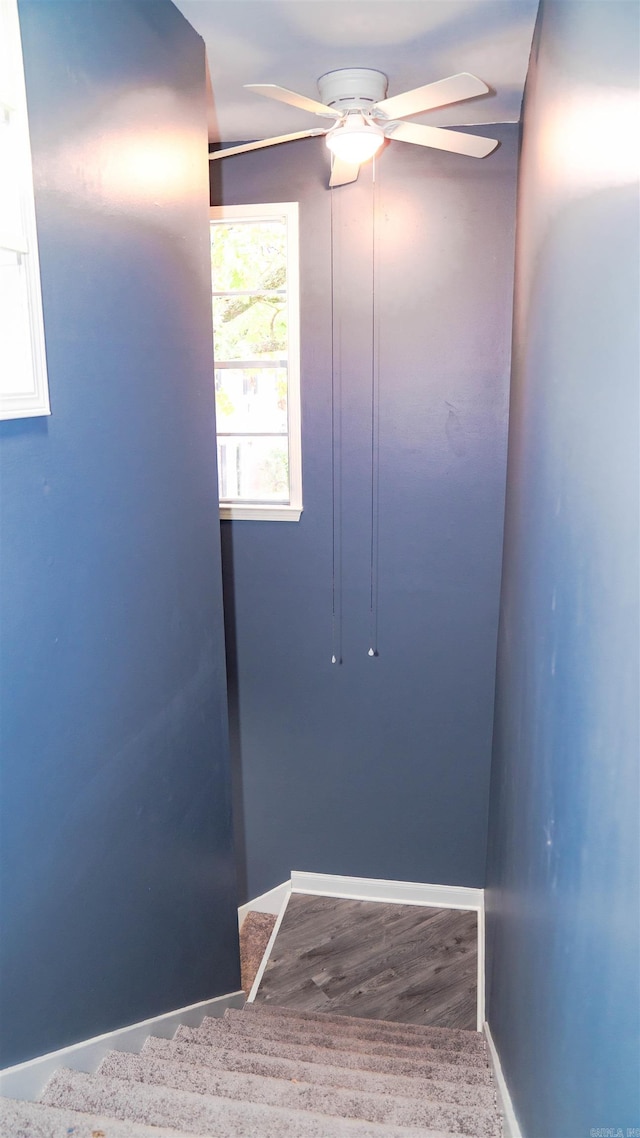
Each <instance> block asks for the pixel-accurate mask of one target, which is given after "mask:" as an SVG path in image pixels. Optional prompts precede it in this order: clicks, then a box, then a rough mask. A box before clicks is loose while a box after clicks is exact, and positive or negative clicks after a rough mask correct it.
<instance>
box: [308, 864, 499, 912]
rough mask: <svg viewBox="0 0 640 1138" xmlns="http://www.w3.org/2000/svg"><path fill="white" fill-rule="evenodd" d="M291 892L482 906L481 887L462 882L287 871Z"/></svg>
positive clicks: (445, 905)
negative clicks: (288, 872)
mask: <svg viewBox="0 0 640 1138" xmlns="http://www.w3.org/2000/svg"><path fill="white" fill-rule="evenodd" d="M291 891H292V893H318V894H320V895H321V896H323V897H347V898H349V899H350V900H352V901H387V902H391V903H392V904H396V905H441V906H442V907H443V908H445V909H478V910H482V909H484V889H471V888H466V887H465V886H462V885H424V884H422V883H421V882H419V881H384V880H379V879H378V878H374V877H342V876H338V875H336V874H331V873H302V872H300V871H299V870H296V869H294V870H292V871H291Z"/></svg>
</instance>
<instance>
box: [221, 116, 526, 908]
mask: <svg viewBox="0 0 640 1138" xmlns="http://www.w3.org/2000/svg"><path fill="white" fill-rule="evenodd" d="M492 133H493V131H492ZM498 135H499V138H500V139H501V146H500V149H499V150H498V151H497V152H496V153H495V154H494V155H492V156H491V157H490V158H488V159H486V160H485V161H483V162H478V161H474V160H473V159H468V158H461V157H459V156H456V155H450V154H445V153H443V152H437V151H428V150H423V149H422V148H420V147H412V146H409V145H402V144H400V143H393V142H392V143H390V145H389V146H388V147H387V148H385V150H384V152H383V153H382V155H381V157H380V160H379V163H378V170H377V177H378V188H377V194H378V206H377V234H376V242H377V278H376V321H377V334H378V338H379V366H380V382H379V390H380V420H379V421H380V466H379V470H380V476H379V491H380V516H379V575H378V608H377V612H378V627H379V640H378V648H379V656H378V657H377V658H371V657H369V656H368V654H367V653H368V649H369V647H370V643H371V642H370V639H369V636H370V624H371V621H370V611H369V610H370V580H371V578H370V562H371V369H372V355H371V350H372V349H371V345H372V253H371V248H372V222H371V196H372V188H371V167H370V166H369V167H365V168H363V170H362V172H361V175H360V180H359V181H358V183H356V184H354V185H349V186H345V187H343V188H341V189H338V190H336V191H335V192H334V193H333V194H330V193H329V191H328V189H327V180H328V171H329V164H328V152H327V149H326V146H325V144H324V140H322V139H309V140H305V141H302V142H296V143H295V144H291V145H288V146H280V147H277V148H276V149H274V150H271V151H268V150H262V151H255V152H252V153H249V154H245V155H241V156H238V157H235V158H229V159H225V160H223V161H221V162H215V163H213V164H212V202H213V203H214V204H219V203H222V204H231V203H243V202H247V203H251V202H262V201H297V202H299V204H300V243H301V288H302V420H303V440H302V446H303V483H304V513H303V515H302V518H301V521H300V522H299V523H298V524H290V523H286V524H282V523H276V522H269V523H267V522H264V523H263V522H224V523H223V524H222V546H223V573H224V589H225V605H226V631H227V645H228V665H229V667H228V673H229V686H230V702H231V724H232V740H233V747H234V751H235V757H236V759H237V761H238V770H239V772H240V779H239V784H240V785H239V787H238V800H239V810H238V814H239V816H243V818H244V829H245V836H246V886H245V891H244V896H243V898H242V899H245V898H246V897H255V896H257V895H258V894H261V893H263V892H264V891H266V890H268V889H269V888H271V887H273V886H275V885H278V884H279V883H280V882H281V881H283V880H285V879H287V878H289V876H290V873H291V870H292V869H300V870H306V871H312V872H313V871H315V872H319V873H330V874H344V875H347V876H355V877H373V878H386V879H390V880H400V881H418V882H431V883H443V884H446V885H464V886H472V887H473V886H476V887H477V886H480V887H481V886H482V885H483V884H484V868H485V856H486V828H487V805H488V780H489V767H490V749H491V730H492V716H493V698H494V669H495V647H496V637H497V614H498V597H499V586H500V565H501V550H502V520H503V510H504V482H505V470H506V432H507V413H508V377H509V355H510V332H511V315H512V273H513V250H514V216H515V184H516V161H517V139H518V134H517V127H515V126H506V127H500V128H498ZM332 201H333V209H334V231H335V234H336V249H335V252H336V260H335V278H334V286H335V287H334V303H335V323H334V325H333V328H332V303H331V302H332V281H331V241H330V233H331V213H330V211H331V203H332ZM332 334H333V337H334V348H335V352H336V368H337V369H338V368H339V369H341V377H342V379H341V382H342V411H341V415H342V418H341V428H342V448H341V460H340V461H341V482H340V484H339V485H338V487H337V493H338V494H339V495H340V500H341V505H340V507H339V509H340V510H341V515H342V521H341V533H342V552H341V578H339V579H338V580H337V586H338V590H341V594H340V592H339V593H338V597H337V599H338V603H339V601H340V598H341V601H342V614H343V624H342V646H343V663H342V664H341V665H340V666H334V665H332V664H331V655H332V475H331V467H332V436H331V429H332V423H331V399H332V387H331V359H332V357H331V350H332V349H331V345H332Z"/></svg>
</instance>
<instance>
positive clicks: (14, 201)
mask: <svg viewBox="0 0 640 1138" xmlns="http://www.w3.org/2000/svg"><path fill="white" fill-rule="evenodd" d="M49 413H50V411H49V392H48V385H47V370H46V361H45V352H44V327H43V321H42V298H41V294H40V268H39V263H38V244H37V236H36V215H35V205H34V201H33V174H32V170H31V149H30V146H29V123H28V120H27V98H26V92H25V86H24V70H23V66H22V46H21V43H20V25H19V22H18V8H17V3H16V0H0V419H21V418H24V417H26V416H31V415H48V414H49Z"/></svg>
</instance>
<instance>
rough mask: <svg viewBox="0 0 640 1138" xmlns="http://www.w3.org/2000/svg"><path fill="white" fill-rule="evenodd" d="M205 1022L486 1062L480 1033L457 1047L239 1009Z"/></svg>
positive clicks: (372, 1050)
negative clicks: (268, 1016)
mask: <svg viewBox="0 0 640 1138" xmlns="http://www.w3.org/2000/svg"><path fill="white" fill-rule="evenodd" d="M209 1023H214V1024H215V1025H216V1027H217V1028H218V1029H219V1030H220V1031H224V1030H225V1029H226V1030H228V1031H232V1032H236V1031H237V1032H240V1033H241V1034H243V1035H260V1036H262V1037H263V1038H265V1039H285V1038H290V1037H291V1035H292V1033H293V1032H295V1034H296V1037H297V1038H299V1039H300V1040H301V1041H304V1042H306V1043H311V1044H314V1045H315V1046H316V1047H335V1046H345V1045H346V1046H348V1047H350V1048H353V1047H355V1048H357V1049H358V1050H360V1051H366V1052H368V1053H369V1054H371V1055H379V1054H385V1055H393V1054H396V1053H397V1054H399V1055H409V1054H410V1053H411V1052H414V1053H415V1052H416V1051H420V1052H421V1053H422V1054H424V1053H425V1052H427V1051H428V1050H435V1051H437V1052H438V1053H439V1054H446V1055H448V1056H450V1055H455V1056H456V1060H455V1061H456V1062H457V1061H458V1060H459V1061H460V1062H462V1063H473V1062H474V1061H476V1060H477V1062H479V1063H486V1062H487V1055H486V1050H485V1045H484V1042H483V1040H482V1038H481V1037H479V1038H478V1041H477V1043H475V1044H474V1046H473V1047H461V1046H460V1044H459V1043H458V1042H457V1041H455V1042H453V1043H452V1045H451V1046H446V1047H445V1045H444V1043H441V1044H439V1043H438V1042H437V1041H434V1040H433V1039H432V1038H427V1039H423V1038H421V1037H417V1036H397V1035H393V1036H391V1037H390V1038H387V1037H385V1038H380V1036H379V1035H378V1034H377V1033H371V1034H370V1033H365V1032H357V1033H356V1032H352V1031H349V1029H348V1026H347V1027H346V1028H345V1027H343V1025H342V1024H335V1025H333V1024H331V1025H328V1026H327V1027H326V1028H324V1029H323V1028H322V1027H321V1026H320V1025H318V1026H317V1027H316V1026H315V1025H307V1024H306V1023H305V1022H304V1021H303V1022H302V1023H298V1022H296V1021H294V1022H293V1023H290V1022H289V1021H288V1020H286V1019H282V1020H277V1019H275V1017H274V1018H273V1019H269V1020H267V1019H266V1018H265V1019H261V1018H260V1017H257V1016H254V1017H249V1018H248V1019H247V1018H245V1019H242V1013H240V1014H239V1017H238V1016H234V1017H233V1018H231V1017H229V1018H227V1016H225V1018H224V1019H223V1020H219V1019H218V1020H210V1019H209V1018H207V1019H205V1020H204V1021H203V1026H204V1027H207V1026H208V1025H209Z"/></svg>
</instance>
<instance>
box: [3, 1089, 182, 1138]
mask: <svg viewBox="0 0 640 1138" xmlns="http://www.w3.org/2000/svg"><path fill="white" fill-rule="evenodd" d="M100 1131H102V1132H103V1133H104V1136H105V1138H191V1135H189V1134H187V1133H186V1131H184V1130H174V1129H173V1128H169V1127H166V1126H146V1125H144V1124H143V1123H138V1122H129V1121H122V1120H120V1119H114V1118H111V1117H107V1116H106V1115H104V1114H94V1113H93V1112H91V1113H87V1112H86V1111H79V1110H71V1109H70V1108H69V1107H57V1106H46V1105H45V1104H44V1103H41V1102H25V1101H24V1100H22V1099H20V1100H19V1099H8V1098H1V1097H0V1134H4V1135H6V1136H7V1138H9V1136H10V1138H69V1135H70V1134H73V1138H95V1134H96V1132H100Z"/></svg>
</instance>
